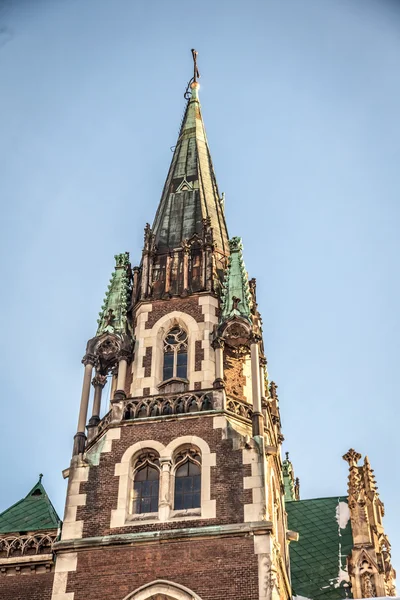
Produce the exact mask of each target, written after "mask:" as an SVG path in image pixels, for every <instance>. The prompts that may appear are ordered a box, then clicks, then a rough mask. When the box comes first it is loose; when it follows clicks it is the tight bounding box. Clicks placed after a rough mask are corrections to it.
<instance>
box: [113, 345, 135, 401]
mask: <svg viewBox="0 0 400 600" xmlns="http://www.w3.org/2000/svg"><path fill="white" fill-rule="evenodd" d="M130 357H131V355H130V352H128V351H127V350H121V351H120V352H119V354H118V377H117V389H116V390H115V392H114V398H113V399H114V400H115V401H117V402H118V401H119V400H122V399H123V398H126V392H125V383H126V374H127V371H128V361H129V359H130Z"/></svg>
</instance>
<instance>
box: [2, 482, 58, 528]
mask: <svg viewBox="0 0 400 600" xmlns="http://www.w3.org/2000/svg"><path fill="white" fill-rule="evenodd" d="M59 524H60V518H59V516H58V515H57V513H56V511H55V509H54V507H53V505H52V503H51V502H50V499H49V497H48V496H47V494H46V491H45V489H44V487H43V485H42V484H41V480H40V479H39V481H38V483H37V484H36V485H35V486H34V487H33V488H32V489H31V491H30V492H29V494H28V495H27V496H26V497H25V498H23V499H22V500H20V501H19V502H17V503H16V504H13V506H10V508H7V509H6V510H5V511H4V512H2V513H1V514H0V534H1V533H14V532H23V531H42V530H47V529H57V527H58V526H59Z"/></svg>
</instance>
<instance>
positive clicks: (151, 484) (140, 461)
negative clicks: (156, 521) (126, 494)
mask: <svg viewBox="0 0 400 600" xmlns="http://www.w3.org/2000/svg"><path fill="white" fill-rule="evenodd" d="M159 487H160V461H159V457H158V455H157V454H156V453H155V452H151V451H147V452H144V453H142V454H141V455H140V456H139V457H138V458H137V459H136V461H135V466H134V472H133V492H132V510H131V512H132V513H133V514H137V515H139V514H145V513H156V512H158V501H159V500H158V499H159Z"/></svg>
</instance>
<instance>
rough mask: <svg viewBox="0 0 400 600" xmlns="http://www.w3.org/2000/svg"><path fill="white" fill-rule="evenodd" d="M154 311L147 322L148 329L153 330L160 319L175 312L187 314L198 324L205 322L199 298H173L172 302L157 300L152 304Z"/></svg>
mask: <svg viewBox="0 0 400 600" xmlns="http://www.w3.org/2000/svg"><path fill="white" fill-rule="evenodd" d="M152 307H153V309H152V311H151V312H150V313H149V317H148V320H147V322H146V329H151V328H152V327H153V325H154V324H155V323H157V321H158V319H161V317H163V316H164V315H166V314H168V313H170V312H173V311H175V310H177V311H180V312H185V313H187V314H188V315H190V316H191V317H193V318H194V319H195V320H196V321H197V322H198V323H202V322H203V321H204V315H203V313H202V310H201V306H199V297H198V296H190V297H189V298H171V299H170V300H155V301H153V302H152Z"/></svg>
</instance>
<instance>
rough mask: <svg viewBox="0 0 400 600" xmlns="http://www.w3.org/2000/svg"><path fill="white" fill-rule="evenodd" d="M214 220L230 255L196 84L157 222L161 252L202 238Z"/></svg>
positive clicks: (217, 236)
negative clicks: (207, 221)
mask: <svg viewBox="0 0 400 600" xmlns="http://www.w3.org/2000/svg"><path fill="white" fill-rule="evenodd" d="M206 218H210V220H211V227H212V229H213V235H214V241H215V242H216V245H217V248H218V249H219V250H221V251H223V252H224V253H225V254H228V253H229V246H228V233H227V229H226V223H225V217H224V213H223V208H222V203H221V198H220V194H219V191H218V186H217V180H216V177H215V173H214V168H213V164H212V160H211V154H210V150H209V147H208V142H207V137H206V132H205V128H204V123H203V118H202V115H201V108H200V102H199V97H198V85H197V84H192V87H191V96H190V98H189V100H188V103H187V106H186V110H185V114H184V117H183V121H182V125H181V129H180V132H179V137H178V141H177V143H176V146H175V149H174V155H173V157H172V161H171V166H170V168H169V172H168V176H167V180H166V182H165V186H164V189H163V192H162V196H161V201H160V204H159V206H158V209H157V214H156V216H155V219H154V224H153V231H154V235H155V241H156V244H157V247H158V249H159V250H165V249H167V248H176V247H178V246H179V245H180V244H181V242H183V241H184V240H186V239H190V238H192V237H193V236H194V235H195V234H197V235H201V233H202V228H203V219H206Z"/></svg>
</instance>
